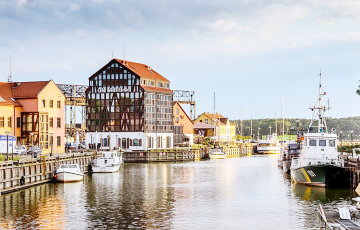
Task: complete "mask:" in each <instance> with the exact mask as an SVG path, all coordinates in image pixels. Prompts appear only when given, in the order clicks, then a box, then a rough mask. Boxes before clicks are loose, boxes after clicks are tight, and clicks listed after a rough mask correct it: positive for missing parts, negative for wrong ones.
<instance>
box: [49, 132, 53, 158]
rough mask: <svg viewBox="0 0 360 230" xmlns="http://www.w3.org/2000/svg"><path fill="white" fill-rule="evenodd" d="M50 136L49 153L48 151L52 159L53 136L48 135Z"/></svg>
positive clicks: (51, 134)
mask: <svg viewBox="0 0 360 230" xmlns="http://www.w3.org/2000/svg"><path fill="white" fill-rule="evenodd" d="M49 134H50V147H51V151H50V156H51V157H52V155H53V154H52V152H53V143H54V141H53V135H54V133H49Z"/></svg>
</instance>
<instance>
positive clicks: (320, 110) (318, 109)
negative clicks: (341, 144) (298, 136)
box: [308, 69, 330, 133]
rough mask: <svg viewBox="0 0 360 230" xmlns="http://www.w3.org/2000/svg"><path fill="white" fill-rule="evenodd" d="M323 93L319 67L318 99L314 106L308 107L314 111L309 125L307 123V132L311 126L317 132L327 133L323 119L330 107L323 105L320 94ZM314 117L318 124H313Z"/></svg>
mask: <svg viewBox="0 0 360 230" xmlns="http://www.w3.org/2000/svg"><path fill="white" fill-rule="evenodd" d="M324 95H326V92H324V93H321V69H320V73H319V98H318V101H317V103H316V106H314V107H313V108H312V107H310V109H311V111H314V113H313V117H312V119H311V122H310V125H309V129H308V132H310V131H311V130H312V129H313V127H317V132H318V133H327V126H326V120H325V117H324V114H325V111H326V110H327V109H330V107H329V106H328V107H327V108H326V107H325V106H324V105H323V103H322V96H324ZM316 117H317V120H318V125H317V126H313V123H314V121H315V119H316Z"/></svg>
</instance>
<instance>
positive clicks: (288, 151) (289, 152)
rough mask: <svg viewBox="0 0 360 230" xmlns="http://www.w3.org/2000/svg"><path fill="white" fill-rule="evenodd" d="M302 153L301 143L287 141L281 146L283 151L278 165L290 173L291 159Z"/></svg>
mask: <svg viewBox="0 0 360 230" xmlns="http://www.w3.org/2000/svg"><path fill="white" fill-rule="evenodd" d="M299 154H300V144H299V143H297V142H289V143H285V144H284V145H283V146H282V147H281V153H280V154H279V159H278V166H279V168H281V169H282V170H283V172H284V173H288V174H290V166H291V159H292V158H293V157H298V156H299Z"/></svg>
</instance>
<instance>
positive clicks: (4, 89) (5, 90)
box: [0, 82, 21, 106]
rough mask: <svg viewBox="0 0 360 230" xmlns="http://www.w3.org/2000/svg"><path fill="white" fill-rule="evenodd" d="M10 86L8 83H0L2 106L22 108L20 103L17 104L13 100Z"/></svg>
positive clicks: (0, 103) (0, 102)
mask: <svg viewBox="0 0 360 230" xmlns="http://www.w3.org/2000/svg"><path fill="white" fill-rule="evenodd" d="M10 84H11V83H8V82H0V106H2V105H14V106H21V104H20V103H19V102H17V101H16V100H15V99H12V98H13V95H12V93H11V88H10Z"/></svg>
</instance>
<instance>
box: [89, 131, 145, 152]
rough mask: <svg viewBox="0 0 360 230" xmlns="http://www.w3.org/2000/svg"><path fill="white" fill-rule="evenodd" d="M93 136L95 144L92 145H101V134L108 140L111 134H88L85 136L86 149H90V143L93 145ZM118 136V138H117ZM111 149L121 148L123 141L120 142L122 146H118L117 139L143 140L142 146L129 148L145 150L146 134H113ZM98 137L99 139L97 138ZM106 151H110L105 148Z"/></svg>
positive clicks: (130, 147)
mask: <svg viewBox="0 0 360 230" xmlns="http://www.w3.org/2000/svg"><path fill="white" fill-rule="evenodd" d="M91 134H92V138H93V142H92V143H95V142H96V143H100V141H101V134H102V135H103V138H107V137H108V135H109V132H88V133H86V135H85V142H86V148H89V143H91ZM116 135H117V136H116ZM110 136H111V137H110V148H111V149H115V148H116V147H118V148H119V147H121V141H120V146H119V145H118V146H116V145H117V140H116V138H118V139H119V138H120V139H122V138H129V139H135V138H136V139H141V140H142V145H141V146H129V149H131V150H145V149H146V146H147V145H145V144H146V138H145V134H144V133H143V132H111V133H110ZM96 137H97V138H96ZM104 149H108V148H106V147H104Z"/></svg>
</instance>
